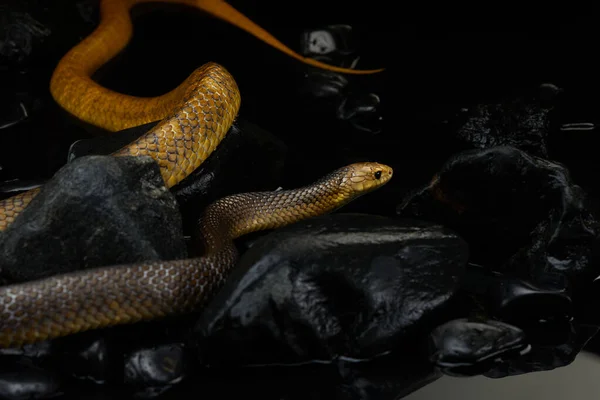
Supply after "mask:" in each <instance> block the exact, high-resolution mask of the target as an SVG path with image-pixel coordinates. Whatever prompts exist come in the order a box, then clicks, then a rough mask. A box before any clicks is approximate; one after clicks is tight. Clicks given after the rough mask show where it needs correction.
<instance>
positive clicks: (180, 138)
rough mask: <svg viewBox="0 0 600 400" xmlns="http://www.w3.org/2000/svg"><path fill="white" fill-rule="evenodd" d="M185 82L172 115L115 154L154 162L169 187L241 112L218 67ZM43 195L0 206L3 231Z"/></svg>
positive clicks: (207, 67) (32, 192)
mask: <svg viewBox="0 0 600 400" xmlns="http://www.w3.org/2000/svg"><path fill="white" fill-rule="evenodd" d="M186 82H187V83H186V86H185V91H183V92H182V93H181V94H180V96H179V103H178V104H176V105H175V106H174V107H173V109H174V110H175V111H174V112H173V113H172V114H171V115H167V117H166V118H165V119H164V120H162V121H161V122H160V123H159V124H157V125H156V126H155V127H154V128H152V129H151V130H150V131H148V132H147V133H146V134H144V135H142V136H141V137H140V138H139V139H137V140H135V141H134V142H132V143H130V144H129V145H127V146H125V147H124V148H122V149H120V150H119V151H117V152H115V153H114V154H113V155H115V156H124V155H130V156H140V155H146V156H150V157H152V158H153V159H154V160H155V161H156V162H157V163H158V165H159V166H160V170H161V174H162V177H163V179H164V181H165V184H166V185H167V187H169V188H170V187H172V186H174V185H176V184H177V183H179V182H181V180H183V179H184V178H185V177H186V176H187V175H189V174H190V173H191V172H192V171H194V170H195V169H196V168H198V166H200V164H202V163H203V162H204V160H206V158H208V156H209V155H210V154H211V153H212V152H213V151H214V150H215V149H216V148H217V145H218V144H219V143H220V142H221V140H223V138H224V137H225V135H226V134H227V132H228V131H229V128H230V127H231V124H232V123H233V120H234V119H235V117H236V115H237V113H238V110H239V108H240V101H241V99H240V92H239V89H238V87H237V84H236V82H235V80H234V79H233V77H232V76H231V74H229V72H227V70H226V69H225V68H223V67H222V66H220V65H218V64H214V63H208V64H205V65H204V66H202V67H200V68H198V69H197V70H196V71H194V73H193V74H192V75H190V77H189V78H188V79H187V80H186ZM39 190H40V189H33V190H30V191H27V192H24V193H21V194H19V195H17V196H13V197H9V198H7V199H4V200H1V201H0V231H1V230H4V229H6V228H7V227H8V226H9V224H10V223H12V222H13V221H14V219H15V218H16V217H17V215H18V214H19V213H20V212H22V211H23V209H24V208H25V207H26V206H27V205H28V204H29V202H30V201H31V200H32V199H33V198H34V196H35V195H36V194H37V193H38V192H39Z"/></svg>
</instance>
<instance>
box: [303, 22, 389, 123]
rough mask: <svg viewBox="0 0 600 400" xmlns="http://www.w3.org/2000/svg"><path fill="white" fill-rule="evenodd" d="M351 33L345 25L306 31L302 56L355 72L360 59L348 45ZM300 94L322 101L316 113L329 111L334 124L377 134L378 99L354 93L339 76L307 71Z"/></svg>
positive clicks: (349, 85)
mask: <svg viewBox="0 0 600 400" xmlns="http://www.w3.org/2000/svg"><path fill="white" fill-rule="evenodd" d="M351 33H352V27H351V26H349V25H331V26H327V27H324V28H323V29H317V30H312V31H307V32H305V33H304V35H303V37H302V40H301V48H302V52H303V54H304V55H305V56H307V57H311V58H313V59H315V60H319V61H322V62H325V63H327V64H331V65H337V66H340V67H345V68H355V67H356V65H357V63H358V60H359V58H360V57H359V55H358V53H357V51H356V49H355V48H354V46H352V45H351V44H350V43H351V42H352V40H351ZM300 91H301V92H302V93H304V94H307V95H309V96H311V97H312V98H316V99H322V100H324V101H325V104H324V105H323V106H321V107H319V109H320V110H325V109H331V110H332V111H331V112H332V114H333V115H335V116H336V118H337V119H338V120H340V121H345V122H347V123H349V125H350V126H351V127H352V128H353V129H356V130H358V131H361V132H369V133H379V132H381V129H382V125H383V124H382V120H383V116H382V113H381V110H380V107H381V106H380V99H379V96H378V95H377V94H375V93H369V92H366V91H364V90H363V89H356V88H355V85H354V84H353V83H350V82H349V80H348V78H347V77H346V76H344V75H343V74H338V73H335V72H331V71H325V70H322V69H319V68H310V69H308V70H307V72H306V74H305V79H304V81H303V83H302V87H301V89H300Z"/></svg>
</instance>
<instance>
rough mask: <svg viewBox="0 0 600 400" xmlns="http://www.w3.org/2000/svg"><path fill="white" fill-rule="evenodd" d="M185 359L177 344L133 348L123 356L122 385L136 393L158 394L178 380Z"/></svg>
mask: <svg viewBox="0 0 600 400" xmlns="http://www.w3.org/2000/svg"><path fill="white" fill-rule="evenodd" d="M187 364H189V360H187V357H186V353H185V349H184V347H183V346H182V345H181V344H176V343H173V344H165V345H158V346H155V347H153V348H143V349H138V350H136V351H133V352H132V353H130V354H128V355H127V356H126V357H125V380H124V382H125V384H126V385H128V386H130V387H131V389H132V390H134V391H135V392H136V393H137V394H138V395H141V394H143V395H145V396H150V395H153V396H155V395H158V394H160V393H162V392H164V391H166V390H168V389H169V388H170V387H171V386H172V385H174V384H176V383H178V382H179V381H181V379H183V378H184V376H185V375H186V374H187V372H188V365H187Z"/></svg>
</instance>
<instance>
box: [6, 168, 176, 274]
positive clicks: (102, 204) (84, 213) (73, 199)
mask: <svg viewBox="0 0 600 400" xmlns="http://www.w3.org/2000/svg"><path fill="white" fill-rule="evenodd" d="M2 239H3V240H2V241H0V267H1V269H2V277H3V278H4V279H6V280H7V281H9V282H16V281H26V280H32V279H35V278H40V277H43V276H49V275H53V274H57V273H63V272H67V271H74V270H79V269H83V268H91V267H98V266H104V265H115V264H124V263H132V262H136V261H141V260H169V259H175V258H182V257H185V256H186V254H187V252H186V249H185V242H184V241H183V235H182V228H181V216H180V214H179V210H178V208H177V202H176V201H175V198H174V197H173V195H171V193H169V191H168V190H167V189H166V187H165V185H164V182H163V179H162V177H161V175H160V171H159V168H158V165H157V164H156V163H155V162H154V160H152V159H151V158H149V157H110V156H89V157H85V158H80V159H78V160H75V161H73V162H72V163H70V164H67V165H66V166H65V167H63V168H62V169H61V170H60V171H59V172H57V173H56V175H55V176H54V177H53V179H51V180H50V181H48V182H47V183H46V184H45V185H44V186H43V188H42V190H41V191H40V193H39V194H38V195H37V196H36V198H34V199H33V201H32V202H31V203H30V205H29V207H27V208H26V209H25V211H24V212H23V213H22V215H20V216H19V218H17V219H16V220H15V222H14V223H13V224H12V225H11V226H10V227H9V229H7V230H6V231H5V232H3V238H2ZM99 243H102V245H101V246H99V245H98V244H99ZM32 249H34V250H35V251H32Z"/></svg>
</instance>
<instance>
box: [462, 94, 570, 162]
mask: <svg viewBox="0 0 600 400" xmlns="http://www.w3.org/2000/svg"><path fill="white" fill-rule="evenodd" d="M559 91H560V89H558V88H556V86H554V85H548V84H545V85H542V86H541V87H540V88H539V91H538V93H536V96H523V97H517V98H514V99H509V100H506V101H503V102H500V103H495V104H478V105H475V106H472V107H469V108H465V109H463V112H462V115H461V116H460V122H458V128H457V138H458V139H459V140H460V141H462V142H464V143H465V144H468V145H469V147H475V148H481V149H485V148H490V147H494V146H513V147H516V148H519V149H521V150H523V151H527V152H529V153H530V154H532V155H536V156H540V157H547V156H548V143H547V139H548V135H549V130H550V111H551V110H552V106H553V101H552V99H554V97H555V96H556V95H557V94H558V93H559Z"/></svg>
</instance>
